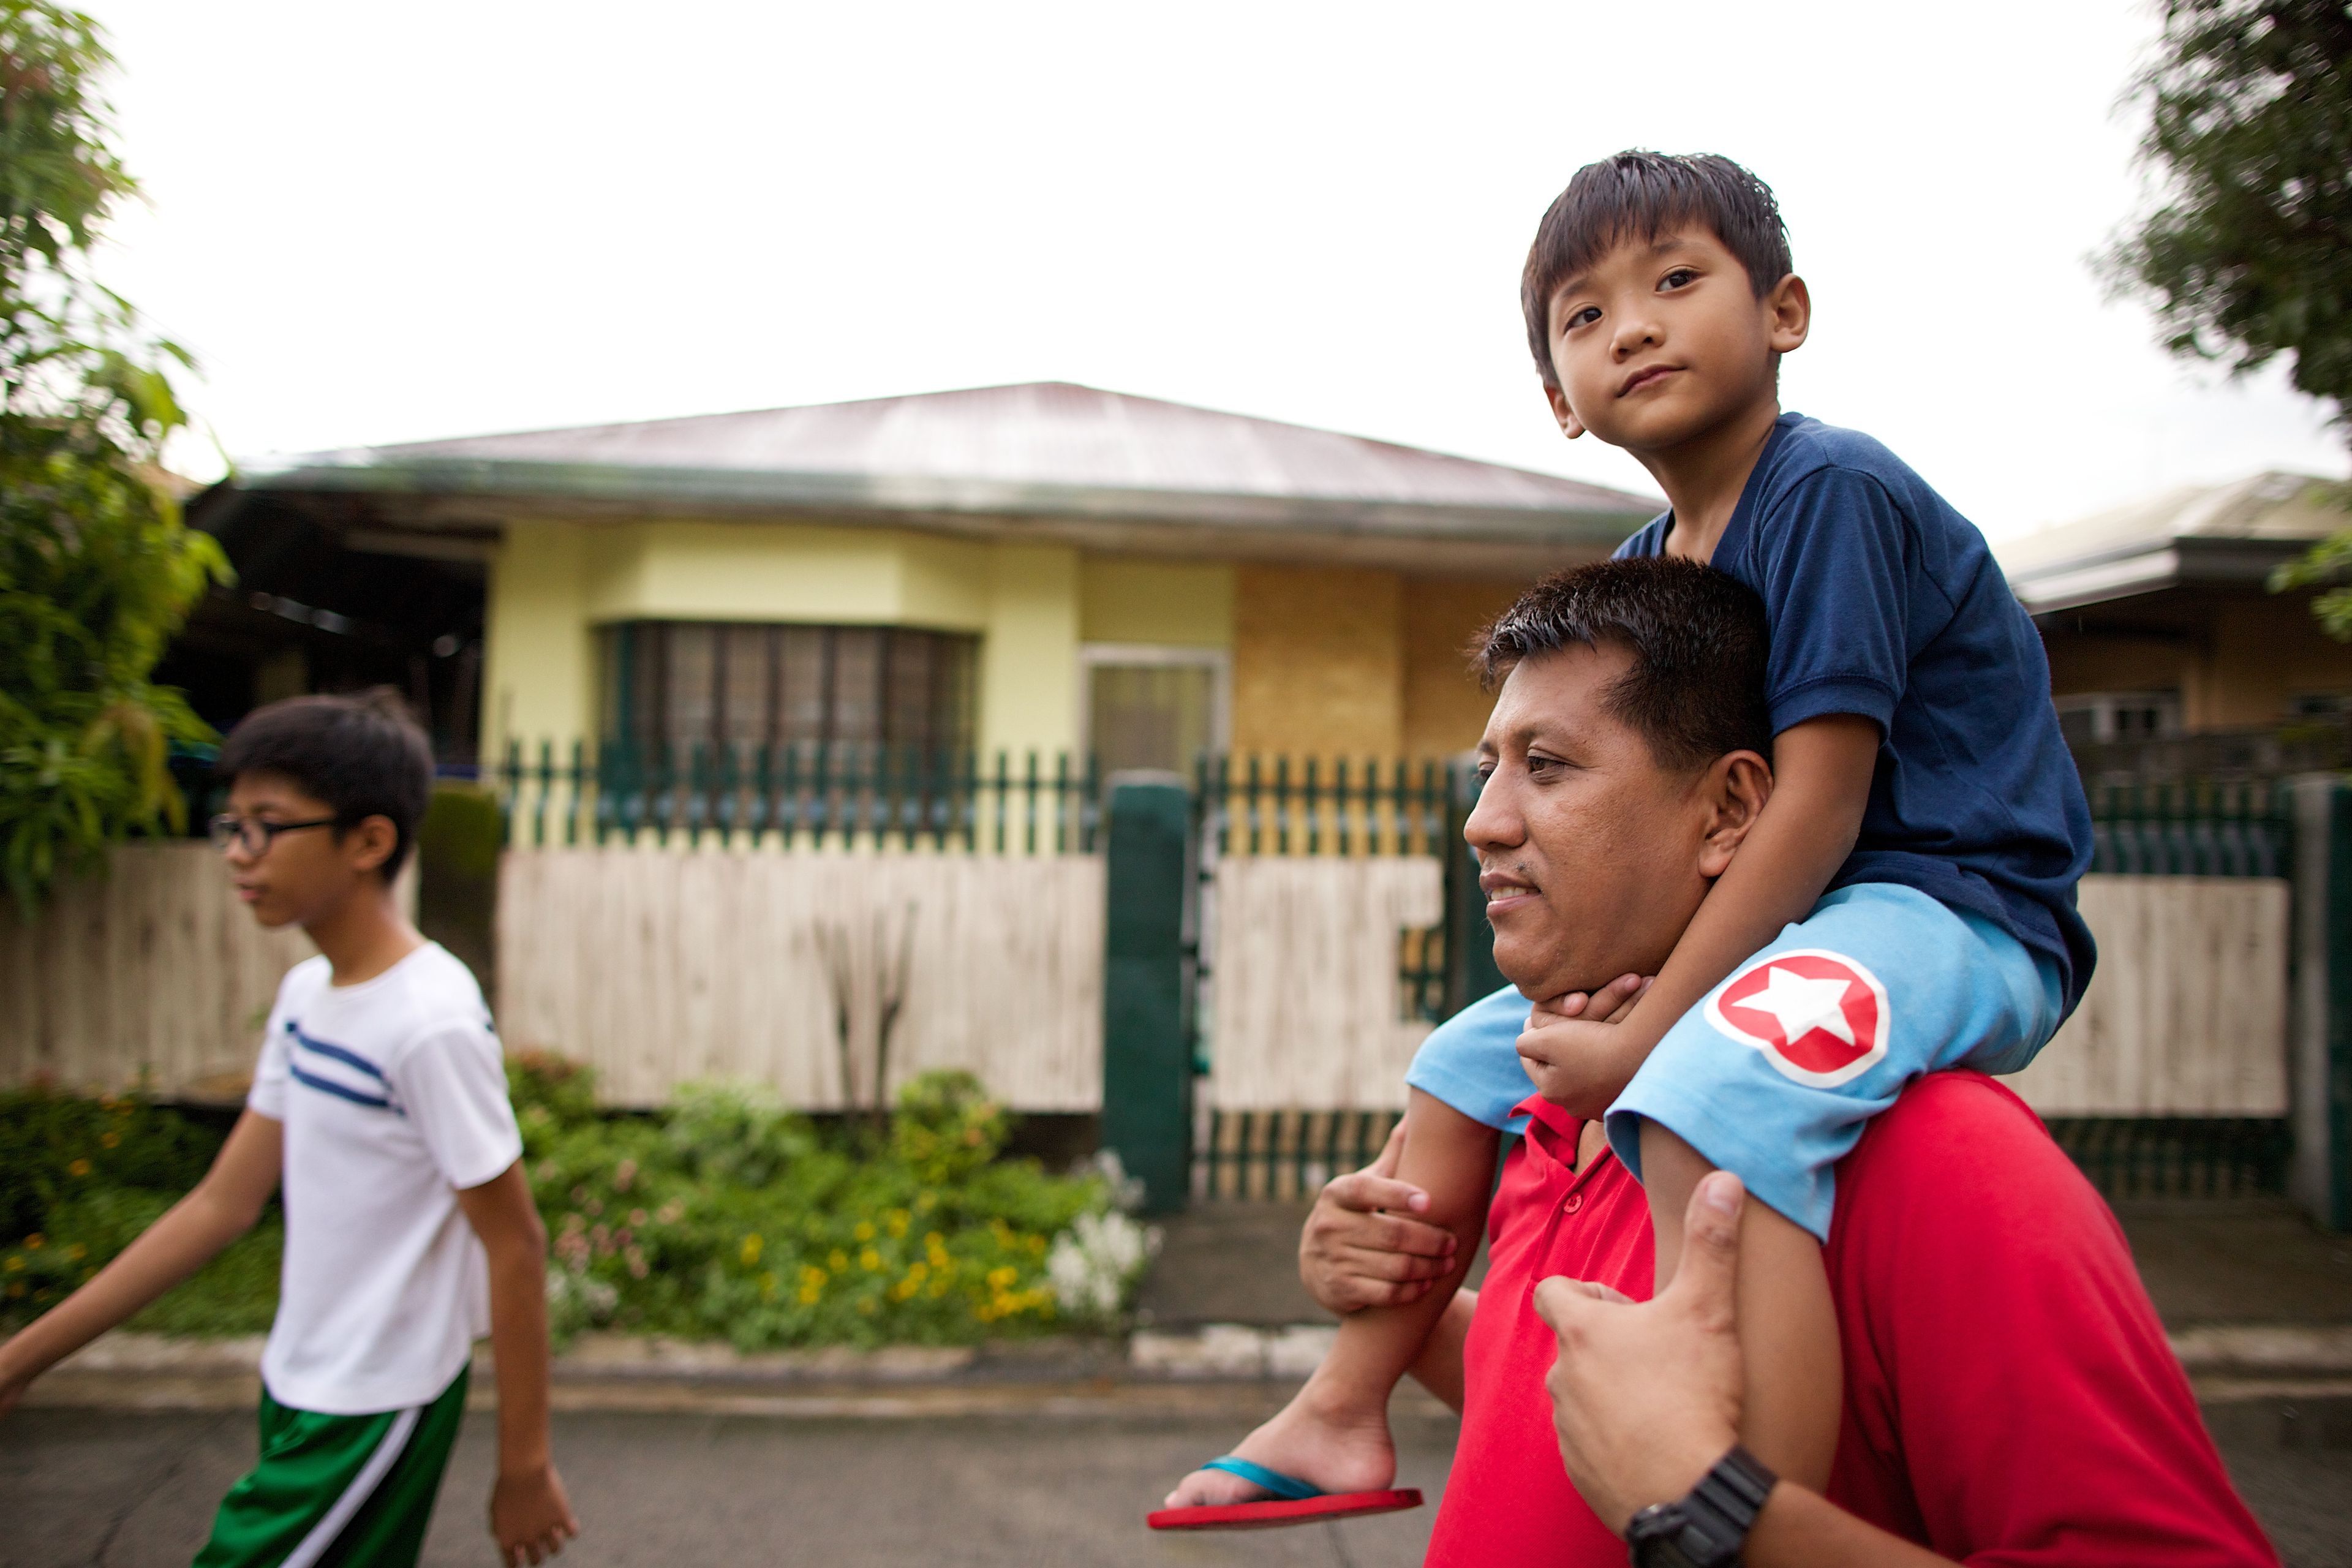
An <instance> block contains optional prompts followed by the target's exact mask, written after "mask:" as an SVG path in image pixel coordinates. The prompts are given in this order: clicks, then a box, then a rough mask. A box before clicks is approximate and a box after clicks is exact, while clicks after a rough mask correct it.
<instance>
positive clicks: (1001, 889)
mask: <svg viewBox="0 0 2352 1568" xmlns="http://www.w3.org/2000/svg"><path fill="white" fill-rule="evenodd" d="M1103 921H1104V910H1103V866H1102V861H1101V858H1099V857H1097V856H1087V855H1066V856H1050V855H1048V856H1036V857H1029V856H1021V855H1012V856H995V855H972V854H967V853H963V852H961V851H950V852H949V853H945V854H935V853H929V852H916V853H906V854H901V853H892V854H887V855H877V854H872V853H850V852H843V851H799V852H793V853H788V854H777V853H766V852H762V853H738V852H730V851H722V850H717V849H713V850H709V851H702V852H697V851H693V850H688V849H682V848H671V849H660V848H655V847H624V846H618V845H615V846H612V847H604V848H593V847H589V848H543V849H541V848H527V849H526V848H517V849H509V850H508V851H507V852H506V854H505V856H504V858H502V860H501V862H500V868H499V1026H500V1029H501V1031H502V1033H503V1035H504V1037H505V1039H506V1041H507V1043H508V1046H509V1048H510V1049H516V1050H522V1049H530V1048H542V1049H547V1050H551V1051H554V1052H557V1053H559V1054H561V1055H562V1056H565V1057H568V1058H572V1059H574V1060H577V1061H581V1062H584V1063H585V1064H587V1065H588V1066H590V1067H593V1068H595V1069H596V1073H597V1081H598V1088H599V1092H600V1094H601V1095H602V1097H603V1098H604V1100H606V1101H607V1102H608V1103H611V1104H614V1105H624V1106H650V1105H656V1104H659V1103H660V1102H662V1101H663V1100H667V1098H668V1097H669V1095H670V1092H671V1090H672V1089H675V1088H676V1087H677V1085H679V1084H681V1083H685V1082H688V1081H692V1080H696V1079H744V1080H751V1081H756V1082H760V1083H763V1084H767V1085H770V1086H772V1087H773V1088H774V1089H776V1090H777V1092H778V1093H779V1094H780V1095H781V1096H782V1098H783V1100H785V1102H786V1103H787V1104H791V1105H793V1106H797V1107H800V1108H803V1109H806V1110H841V1109H845V1108H849V1107H855V1106H863V1105H869V1104H871V1103H873V1101H874V1099H875V1084H874V1081H873V1075H874V1068H875V1064H876V1057H877V1050H876V1047H877V1041H878V1038H879V1035H880V1023H881V1015H882V1012H883V1009H884V1005H885V1000H886V997H887V995H888V994H890V993H891V992H892V991H893V990H897V991H898V992H899V994H900V995H901V1000H902V1004H903V1005H902V1008H901V1011H900V1012H899V1015H898V1020H897V1026H896V1027H895V1028H894V1029H893V1031H892V1033H891V1040H890V1060H889V1068H888V1075H889V1076H888V1082H887V1084H886V1085H885V1086H884V1089H885V1091H886V1093H887V1091H888V1090H890V1089H895V1088H896V1087H897V1086H898V1085H899V1084H901V1083H903V1082H905V1081H906V1080H907V1079H908V1078H910V1077H912V1076H913V1075H915V1074H917V1073H919V1072H922V1071H925V1070H928V1069H930V1068H965V1069H968V1070H970V1071H971V1072H973V1073H975V1074H977V1075H978V1076H979V1078H980V1079H981V1081H982V1083H984V1084H985V1085H987V1086H988V1089H989V1090H990V1092H991V1093H992V1094H993V1095H995V1096H996V1097H997V1098H998V1099H999V1100H1003V1102H1004V1103H1005V1104H1007V1105H1009V1106H1012V1107H1013V1108H1015V1109H1018V1110H1048V1111H1051V1110H1096V1109H1097V1108H1098V1107H1099V1106H1100V1104H1101V1101H1102V1006H1103V1003H1102V973H1103ZM844 1005H845V1007H846V1013H847V1023H848V1037H849V1047H850V1048H849V1050H848V1052H847V1058H848V1060H847V1068H846V1076H847V1079H849V1081H848V1082H847V1083H846V1084H845V1081H844V1078H845V1068H844V1052H843V1050H842V1048H841V1034H840V1029H839V1026H840V1022H841V1009H842V1007H843V1006H844Z"/></svg>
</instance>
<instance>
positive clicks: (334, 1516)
mask: <svg viewBox="0 0 2352 1568" xmlns="http://www.w3.org/2000/svg"><path fill="white" fill-rule="evenodd" d="M220 771H221V772H222V773H223V774H225V775H226V776H227V777H228V779H229V780H230V790H229V800H228V805H229V809H228V811H227V812H226V813H225V814H224V815H222V816H216V817H215V818H214V819H213V823H212V830H213V840H214V842H215V843H216V844H218V845H219V846H220V847H221V848H222V849H223V850H224V851H225V852H226V859H227V863H228V868H229V876H230V879H231V880H232V881H233V882H234V883H235V884H236V890H237V893H238V896H239V897H240V898H242V899H243V900H245V902H246V903H247V905H248V906H250V907H251V909H252V910H253V913H254V917H255V918H256V919H257V920H258V921H260V922H261V923H262V924H263V925H265V926H269V927H273V928H274V927H278V926H283V925H287V924H289V923H290V924H299V926H300V927H301V928H302V930H303V932H304V933H305V934H306V935H308V936H309V937H310V940H311V941H312V942H315V943H316V944H317V945H318V948H319V956H318V957H316V958H311V959H308V960H306V961H304V962H303V963H299V964H297V965H295V967H294V969H293V970H292V972H291V973H289V974H288V975H287V976H286V979H285V981H284V982H283V983H282V984H280V985H279V986H278V1003H277V1005H276V1006H275V1007H274V1008H272V1009H271V1011H270V1015H269V1024H268V1037H267V1038H266V1039H265V1040H264V1041H263V1043H262V1047H261V1060H260V1065H259V1066H258V1068H257V1069H256V1070H255V1073H254V1081H253V1091H252V1094H251V1095H250V1097H249V1098H248V1099H247V1101H246V1110H245V1114H244V1115H243V1116H241V1117H240V1118H239V1119H238V1121H237V1123H236V1128H235V1130H234V1131H231V1132H230V1134H229V1137H228V1142H226V1144H225V1145H224V1146H223V1147H222V1149H221V1152H220V1156H219V1158H217V1159H216V1160H215V1161H214V1162H213V1166H212V1169H211V1170H210V1171H209V1172H207V1173H205V1179H204V1180H203V1181H202V1182H200V1183H199V1184H197V1185H196V1188H195V1190H194V1191H193V1192H191V1193H190V1194H188V1195H187V1196H186V1197H185V1198H183V1199H182V1200H181V1201H180V1202H179V1203H178V1204H177V1205H174V1206H173V1209H172V1210H171V1212H170V1213H168V1214H166V1215H164V1216H163V1218H162V1219H160V1220H157V1221H156V1222H155V1224H154V1225H153V1226H152V1227H151V1228H150V1229H149V1230H148V1231H147V1232H146V1233H145V1234H144V1235H142V1236H141V1237H139V1239H138V1240H137V1241H134V1242H132V1243H131V1246H130V1247H126V1248H125V1249H124V1250H123V1252H122V1254H121V1256H120V1257H119V1258H115V1260H114V1261H113V1262H111V1263H110V1264H109V1265H107V1267H106V1268H104V1269H102V1270H100V1272H99V1274H98V1275H97V1277H96V1278H94V1279H91V1280H90V1281H89V1283H88V1284H87V1285H85V1286H83V1287H82V1288H81V1289H79V1290H77V1291H76V1292H74V1294H73V1295H72V1296H70V1297H68V1298H67V1300H64V1301H62V1302H60V1303H58V1306H56V1307H55V1308H53V1309H52V1310H50V1311H48V1312H47V1313H46V1314H45V1315H44V1316H42V1317H41V1318H40V1319H39V1320H38V1321H35V1322H34V1323H33V1324H32V1325H31V1326H30V1327H28V1328H26V1330H25V1331H23V1332H22V1333H20V1334H18V1335H17V1336H16V1338H14V1339H13V1340H10V1341H8V1342H6V1343H5V1344H0V1414H5V1412H6V1410H7V1409H8V1407H9V1406H10V1405H14V1404H15V1403H16V1399H17V1398H18V1396H20V1395H21V1394H23V1392H24V1390H25V1388H26V1385H27V1384H30V1383H31V1382H32V1380H33V1379H34V1378H36V1377H37V1376H38V1375H40V1373H42V1372H44V1371H46V1370H47V1368H49V1367H50V1366H52V1365H54V1364H55V1363H57V1362H58V1361H59V1360H60V1359H62V1358H63V1357H65V1356H67V1355H68V1354H70V1353H72V1352H74V1351H75V1350H77V1349H79V1347H80V1346H82V1345H83V1344H86V1343H88V1342H89V1341H90V1340H93V1339H95V1338H97V1337H98V1336H99V1335H100V1334H101V1333H103V1332H105V1331H107V1330H108V1329H110V1328H112V1327H114V1326H115V1325H116V1324H118V1323H120V1322H121V1321H123V1320H124V1319H126V1318H128V1317H130V1316H131V1314H132V1313H134V1312H136V1311H138V1310H140V1309H141V1308H142V1307H143V1306H145V1305H146V1304H147V1303H148V1302H150V1301H152V1300H154V1299H155V1298H156V1297H158V1296H160V1295H162V1294H163V1292H164V1291H165V1290H168V1289H171V1288H172V1287H173V1285H176V1284H178V1283H179V1282H180V1281H181V1280H183V1279H186V1278H187V1277H188V1276H189V1275H190V1274H193V1273H194V1272H195V1271H196V1269H198V1268H201V1267H203V1265H204V1264H205V1261H206V1260H208V1259H209V1258H212V1257H213V1256H214V1255H215V1253H217V1252H219V1251H220V1250H221V1248H223V1247H226V1246H227V1245H228V1244H229V1243H230V1242H231V1241H233V1240H235V1239H236V1237H239V1236H241V1235H243V1234H244V1233H245V1232H246V1231H247V1230H248V1229H250V1228H251V1227H252V1226H253V1224H254V1222H255V1221H256V1220H257V1219H258V1218H259V1217H260V1215H261V1212H262V1209H263V1206H264V1205H266V1204H267V1203H268V1199H269V1194H271V1192H272V1191H274V1190H276V1189H277V1188H278V1186H279V1185H280V1183H281V1181H282V1183H283V1185H284V1190H285V1208H286V1258H285V1266H284V1271H283V1274H282V1276H281V1279H280V1284H279V1296H278V1316H277V1320H276V1321H275V1322H274V1323H273V1324H272V1325H271V1327H270V1331H269V1342H268V1348H267V1349H266V1350H264V1351H263V1352H262V1358H261V1380H262V1398H261V1458H260V1461H259V1463H257V1465H256V1466H255V1467H254V1468H253V1470H252V1472H251V1473H250V1474H248V1475H247V1476H246V1477H245V1478H244V1479H241V1480H239V1481H238V1482H237V1483H236V1485H235V1486H234V1487H232V1488H230V1489H229V1493H228V1495H227V1497H226V1498H225V1499H223V1500H222V1502H221V1506H220V1511H219V1513H218V1515H217V1516H216V1518H215V1521H214V1524H213V1531H212V1537H211V1539H210V1540H209V1541H208V1542H206V1543H205V1546H204V1548H203V1550H202V1551H201V1552H198V1553H197V1556H196V1559H195V1562H196V1568H310V1565H311V1564H314V1563H334V1564H338V1565H349V1568H362V1565H363V1568H406V1565H408V1564H413V1563H415V1561H416V1559H417V1554H418V1552H420V1551H421V1550H422V1549H423V1546H424V1543H425V1525H426V1523H427V1522H428V1521H430V1519H431V1517H432V1512H433V1500H434V1497H435V1494H436V1492H437V1491H438V1490H439V1489H440V1485H441V1474H442V1471H443V1470H444V1469H445V1468H446V1466H447V1464H448V1460H449V1449H450V1445H451V1444H452V1443H453V1442H454V1441H455V1439H456V1437H457V1426H458V1423H459V1420H460V1418H461V1417H462V1416H463V1415H464V1413H465V1407H466V1378H467V1364H468V1363H469V1361H470V1359H471V1357H472V1353H473V1342H474V1341H475V1339H476V1338H477V1337H478V1336H480V1335H481V1334H483V1333H485V1332H487V1333H488V1334H489V1336H490V1339H491V1343H492V1346H493V1348H494V1351H495V1354H496V1357H497V1363H498V1382H499V1476H498V1483H497V1485H496V1487H495V1488H494V1489H493V1490H492V1492H491V1494H490V1530H491V1533H492V1534H493V1535H494V1536H495V1537H496V1538H497V1541H498V1544H499V1554H500V1556H501V1558H502V1559H503V1560H504V1561H505V1562H506V1563H509V1565H514V1564H520V1563H524V1562H526V1561H528V1562H530V1563H538V1562H540V1561H541V1560H542V1559H544V1558H546V1557H549V1556H551V1555H553V1554H554V1553H556V1552H560V1551H562V1548H563V1542H565V1540H567V1539H568V1538H570V1537H571V1536H573V1535H575V1534H577V1533H578V1532H579V1526H578V1524H577V1522H576V1521H574V1520H573V1518H572V1507H571V1504H570V1502H569V1501H568V1500H566V1499H565V1497H564V1492H563V1483H562V1479H560V1478H558V1476H557V1475H556V1473H555V1465H554V1461H553V1459H552V1458H551V1455H550V1452H549V1444H548V1423H547V1381H548V1365H547V1362H548V1352H547V1294H546V1289H547V1286H546V1278H547V1276H546V1268H547V1261H546V1258H547V1237H546V1233H545V1231H544V1230H543V1229H542V1228H541V1225H540V1219H539V1213H538V1210H537V1209H536V1208H535V1207H534V1206H533V1205H532V1203H531V1196H530V1186H529V1184H527V1183H526V1182H525V1180H524V1178H523V1171H522V1165H521V1154H522V1140H521V1137H520V1134H519V1132H518V1131H517V1129H516V1126H515V1119H514V1110H513V1108H512V1107H511V1106H510V1105H509V1103H508V1100H507V1087H506V1074H505V1068H504V1066H503V1062H502V1059H501V1052H500V1050H499V1042H498V1038H497V1036H496V1035H495V1034H494V1033H493V1032H492V1030H491V1026H490V1016H489V1011H488V1008H487V1007H485V1006H484V1005H483V1004H482V993H481V989H480V987H479V986H478V985H477V984H475V982H474V977H473V975H472V974H471V973H469V972H468V971H467V968H466V966H465V965H464V964H463V963H459V962H458V961H457V959H455V958H453V957H451V956H450V955H449V953H448V952H446V950H444V949H443V948H442V947H441V946H439V945H438V944H437V943H435V942H426V941H425V939H424V938H423V937H422V936H420V935H418V934H417V932H416V930H415V927H413V926H412V925H410V924H409V922H408V921H407V920H406V919H405V918H404V917H403V916H402V914H401V912H400V910H399V907H398V905H397V904H396V903H395V902H394V899H393V893H392V882H393V878H394V874H395V873H396V872H397V871H398V870H399V868H400V866H401V863H402V861H403V860H404V858H406V857H407V855H408V853H409V850H410V848H411V847H412V846H413V845H414V844H415V837H416V828H417V825H418V823H419V822H420V821H422V820H423V818H424V816H425V804H426V802H427V800H428V798H429V797H430V795H431V793H432V787H433V760H432V752H431V748H430V746H429V745H428V744H427V742H426V741H425V736H424V734H423V732H422V731H419V730H418V729H417V727H416V725H415V723H414V722H413V721H411V720H410V719H409V718H408V716H407V714H406V713H405V712H404V710H403V709H402V708H401V706H400V700H399V698H398V697H397V695H396V694H394V693H392V692H391V691H389V690H384V691H381V692H378V693H375V694H372V695H369V696H366V697H357V698H352V697H298V698H294V699H291V700H288V701H284V702H275V703H272V704H270V705H269V706H268V707H266V708H263V709H260V710H257V711H256V712H255V713H253V714H252V715H251V716H250V717H248V718H247V720H246V721H244V722H243V723H241V724H239V725H238V726H237V727H236V730H235V731H232V732H231V733H230V735H229V737H228V742H227V744H226V746H225V747H224V748H223V751H222V753H221V759H220Z"/></svg>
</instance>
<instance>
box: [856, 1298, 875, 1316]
mask: <svg viewBox="0 0 2352 1568" xmlns="http://www.w3.org/2000/svg"><path fill="white" fill-rule="evenodd" d="M857 1310H859V1311H861V1312H871V1311H872V1310H874V1299H873V1298H872V1297H870V1296H869V1297H867V1298H866V1300H863V1301H860V1302H858V1303H857Z"/></svg>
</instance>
